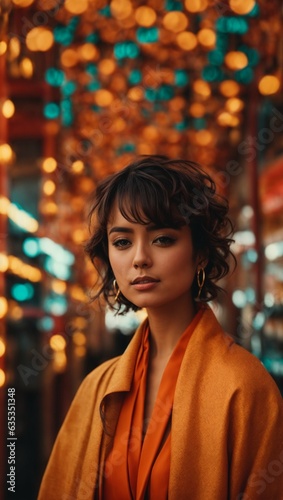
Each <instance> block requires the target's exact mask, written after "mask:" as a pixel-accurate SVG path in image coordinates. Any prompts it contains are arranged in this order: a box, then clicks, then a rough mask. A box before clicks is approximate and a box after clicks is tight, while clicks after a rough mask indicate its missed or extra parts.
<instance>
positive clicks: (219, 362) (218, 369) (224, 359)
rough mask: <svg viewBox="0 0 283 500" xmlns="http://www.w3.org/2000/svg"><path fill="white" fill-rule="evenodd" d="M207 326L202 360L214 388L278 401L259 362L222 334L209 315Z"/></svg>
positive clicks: (216, 322)
mask: <svg viewBox="0 0 283 500" xmlns="http://www.w3.org/2000/svg"><path fill="white" fill-rule="evenodd" d="M207 319H208V320H209V323H210V324H209V326H208V327H207V330H210V332H209V331H207V333H206V334H205V337H204V338H203V339H202V342H203V340H204V341H205V344H206V345H203V346H202V350H201V352H202V358H203V361H204V360H205V365H206V367H207V369H208V371H209V372H210V375H211V376H212V378H213V379H214V381H215V383H217V384H218V386H222V387H225V388H227V391H228V392H230V393H231V391H232V392H234V391H238V392H239V391H240V392H243V393H245V394H246V395H248V396H252V395H253V394H254V395H255V394H260V395H261V397H262V395H263V394H266V393H268V394H272V395H273V396H274V397H275V398H277V399H279V398H280V399H281V402H282V398H281V396H280V392H279V389H278V387H277V385H276V384H275V382H274V380H273V379H272V377H271V375H270V374H269V373H268V371H267V370H266V368H265V367H264V365H263V364H262V363H261V361H260V360H259V359H258V358H257V357H256V356H254V355H253V354H251V353H250V352H249V351H248V350H247V349H245V348H244V347H242V346H240V345H239V344H237V343H236V342H235V340H234V339H233V338H232V336H230V335H228V334H227V333H225V332H224V330H223V329H222V327H221V326H220V324H219V322H218V321H217V319H216V317H215V315H214V313H213V312H212V311H208V312H207Z"/></svg>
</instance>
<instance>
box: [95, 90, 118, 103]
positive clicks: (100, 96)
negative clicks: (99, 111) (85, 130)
mask: <svg viewBox="0 0 283 500" xmlns="http://www.w3.org/2000/svg"><path fill="white" fill-rule="evenodd" d="M113 99H114V96H113V94H112V93H111V92H109V90H106V89H100V90H97V91H96V93H95V96H94V100H95V102H96V104H98V106H101V107H107V106H110V104H111V103H112V102H113Z"/></svg>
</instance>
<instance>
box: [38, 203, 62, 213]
mask: <svg viewBox="0 0 283 500" xmlns="http://www.w3.org/2000/svg"><path fill="white" fill-rule="evenodd" d="M40 211H41V213H42V214H44V215H55V214H57V212H58V206H57V205H56V203H54V201H43V202H42V203H41V204H40Z"/></svg>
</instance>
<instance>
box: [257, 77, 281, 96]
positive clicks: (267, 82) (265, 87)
mask: <svg viewBox="0 0 283 500" xmlns="http://www.w3.org/2000/svg"><path fill="white" fill-rule="evenodd" d="M279 89H280V80H279V78H278V77H277V76H274V75H265V76H264V77H263V78H261V80H260V81H259V84H258V90H259V91H260V93H261V94H262V95H272V94H276V92H278V90H279Z"/></svg>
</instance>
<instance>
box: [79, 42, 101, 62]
mask: <svg viewBox="0 0 283 500" xmlns="http://www.w3.org/2000/svg"><path fill="white" fill-rule="evenodd" d="M79 55H80V58H81V59H83V60H84V61H96V60H97V58H98V57H99V52H98V49H97V47H96V46H95V45H93V44H92V43H84V44H83V45H82V46H81V47H80V48H79Z"/></svg>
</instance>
